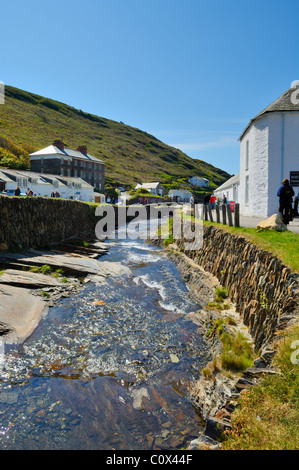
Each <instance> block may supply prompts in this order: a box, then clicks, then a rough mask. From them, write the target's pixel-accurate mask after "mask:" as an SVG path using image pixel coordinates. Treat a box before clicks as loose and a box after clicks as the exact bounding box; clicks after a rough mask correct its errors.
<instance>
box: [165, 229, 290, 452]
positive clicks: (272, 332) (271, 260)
mask: <svg viewBox="0 0 299 470" xmlns="http://www.w3.org/2000/svg"><path fill="white" fill-rule="evenodd" d="M166 249H167V253H168V256H169V257H170V258H171V259H173V260H174V261H176V263H177V264H178V266H179V269H180V270H181V272H182V275H183V276H184V277H185V279H186V281H188V282H190V285H191V287H192V292H195V294H193V295H197V293H198V294H199V297H200V292H202V286H201V283H199V284H198V283H197V282H194V274H193V273H194V270H195V271H198V269H199V270H201V271H202V272H205V271H203V267H204V269H205V270H207V272H208V273H209V275H211V274H212V275H216V276H215V279H216V281H215V282H216V283H217V281H218V283H219V284H220V285H221V287H223V286H225V289H226V290H227V296H228V297H231V299H232V303H233V310H234V312H235V313H236V317H233V318H231V317H230V313H228V312H227V310H226V309H223V308H221V306H218V308H213V306H214V307H215V306H216V305H217V302H215V301H214V302H212V303H211V302H207V303H206V305H203V309H202V310H201V311H199V312H197V313H196V314H195V318H196V320H197V321H198V324H199V327H200V330H201V333H202V335H203V337H205V338H206V341H207V342H209V343H210V347H211V352H212V355H213V359H212V361H211V362H210V364H209V365H208V367H207V368H205V370H203V374H202V376H201V378H200V380H199V381H198V382H197V384H196V386H195V387H194V388H193V390H191V399H192V402H193V403H194V406H196V407H197V409H198V410H199V411H200V413H201V414H202V416H203V418H204V419H205V422H206V427H205V430H204V432H203V433H202V435H201V436H199V438H198V439H196V440H195V441H193V443H191V446H190V449H206V448H209V449H219V448H228V449H229V448H230V447H229V444H226V446H225V445H224V442H229V440H228V441H223V439H224V437H225V435H231V436H236V435H240V434H241V435H246V431H247V429H249V428H250V426H249V425H248V424H249V421H247V428H246V421H245V420H244V421H243V422H242V420H241V419H239V420H238V413H239V410H240V403H242V406H243V407H244V401H245V400H243V401H242V397H243V395H244V393H245V391H250V390H251V389H253V390H257V389H258V388H257V387H258V384H260V383H263V382H264V381H266V383H269V382H270V381H271V380H273V381H280V379H281V374H282V372H281V364H280V366H279V365H278V362H275V359H274V360H273V358H275V357H276V356H278V355H277V351H279V347H280V346H279V341H280V339H281V337H282V336H283V337H284V336H285V335H293V333H292V329H293V328H296V324H298V294H299V291H298V275H297V274H296V273H294V272H292V270H291V269H290V268H288V267H287V266H284V265H283V264H282V263H281V262H280V261H279V260H278V259H277V258H275V257H274V256H273V255H271V254H270V253H269V252H268V253H267V252H263V250H261V249H259V248H257V247H256V246H254V245H252V244H251V243H250V241H249V240H246V239H244V238H240V237H238V236H237V235H235V234H230V233H228V231H225V230H221V229H220V228H219V227H218V226H217V227H213V226H212V224H209V225H208V226H206V227H205V229H204V244H203V247H202V248H201V249H200V250H198V251H196V252H186V253H185V252H184V241H179V242H178V243H177V244H176V243H170V244H169V245H168V246H167V248H166ZM220 281H221V283H220ZM216 289H217V287H216V288H215V289H214V294H215V293H216ZM205 300H208V299H207V298H206V299H205ZM214 300H215V299H214ZM227 300H228V299H227ZM228 304H230V305H231V303H230V302H228ZM219 307H220V308H219ZM236 318H237V319H238V320H237V322H236ZM238 321H242V322H243V321H244V326H242V325H241V324H239V325H238ZM229 324H230V325H231V327H229ZM237 325H238V327H237ZM244 328H245V330H244ZM229 330H230V333H233V334H234V335H236V333H237V330H238V331H239V333H240V332H241V333H242V335H244V332H245V331H246V334H245V336H247V338H248V333H250V336H249V343H250V342H251V344H252V347H253V351H254V353H255V354H254V355H253V356H252V358H251V361H252V365H251V366H250V367H248V366H247V368H244V369H245V370H243V371H242V372H237V373H236V372H235V371H234V370H230V369H229V368H224V367H223V364H222V362H223V361H222V353H223V348H224V347H225V344H224V342H223V338H224V337H225V335H226V334H227V333H228V332H229ZM237 334H238V333H237ZM290 337H292V336H290ZM246 348H247V346H246ZM291 354H292V351H291V350H289V356H288V357H285V359H286V361H287V362H288V365H291V368H292V367H295V368H296V365H295V366H294V365H293V364H290V357H291ZM297 377H298V375H297ZM297 380H298V379H297ZM289 388H290V389H292V390H294V388H292V387H289ZM294 393H295V392H294ZM246 396H247V395H246ZM293 399H294V395H293V397H292V398H291V399H290V407H291V408H290V410H289V414H290V416H291V415H292V412H293V407H294V406H296V405H295V402H294V403H293V405H292V400H293ZM281 405H283V406H284V407H287V405H286V404H285V403H282V404H281ZM247 408H248V409H249V407H247ZM273 411H274V410H273ZM264 414H265V413H264ZM268 414H269V410H268ZM274 414H275V413H274ZM236 416H237V418H236ZM247 419H248V420H250V419H251V416H250V414H249V413H248V415H247ZM263 420H265V417H264V416H263ZM265 421H266V420H265ZM282 421H283V419H282ZM270 422H271V413H270V419H269V429H271V424H270ZM232 423H235V424H234V425H233V424H232ZM240 423H241V425H240ZM258 423H259V422H258ZM242 425H243V428H242ZM261 425H263V429H265V422H263V423H261ZM233 426H235V427H233ZM285 428H286V426H285ZM254 429H255V428H254ZM284 431H285V435H284V439H283V440H281V442H279V439H278V440H277V439H276V440H275V439H273V438H272V437H271V432H270V433H269V440H268V444H267V441H266V439H265V438H264V439H262V440H261V439H260V440H259V442H260V443H262V442H263V446H264V447H260V448H264V449H267V445H268V448H269V449H272V448H285V447H284V446H285V445H286V444H285V443H286V442H287V441H289V442H290V443H293V445H294V438H293V437H292V436H293V435H294V434H295V435H296V431H295V428H293V429H292V428H291V427H290V426H289V427H288V429H287V430H286V429H284ZM254 432H255V433H256V435H258V432H256V429H255V431H254ZM288 433H289V439H288V438H287V437H286V436H287V435H288ZM253 441H254V443H252V445H253V447H252V448H259V447H258V442H257V440H254V439H253ZM273 441H275V443H274V442H273ZM295 441H296V438H295ZM234 442H237V443H238V444H237V445H236V447H235V448H238V449H241V448H242V443H241V442H242V440H241V439H239V440H237V439H235V441H234ZM260 445H261V446H262V444H260ZM290 445H292V444H290ZM254 446H256V447H254ZM232 447H233V446H232ZM244 448H250V445H249V444H248V439H247V442H246V443H245V442H244ZM287 448H290V447H287Z"/></svg>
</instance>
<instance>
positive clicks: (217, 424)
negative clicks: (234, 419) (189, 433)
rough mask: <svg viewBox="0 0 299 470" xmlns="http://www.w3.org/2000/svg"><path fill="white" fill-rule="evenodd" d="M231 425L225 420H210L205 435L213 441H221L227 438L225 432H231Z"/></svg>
mask: <svg viewBox="0 0 299 470" xmlns="http://www.w3.org/2000/svg"><path fill="white" fill-rule="evenodd" d="M230 429H231V425H230V423H229V421H227V420H225V419H217V418H208V419H207V422H206V427H205V430H204V435H205V436H208V437H209V438H211V439H213V440H214V441H221V440H223V438H224V436H225V431H226V430H230Z"/></svg>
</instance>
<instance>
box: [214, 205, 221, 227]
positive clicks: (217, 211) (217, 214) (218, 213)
mask: <svg viewBox="0 0 299 470" xmlns="http://www.w3.org/2000/svg"><path fill="white" fill-rule="evenodd" d="M215 210H216V222H217V224H219V223H220V211H219V206H218V205H216V207H215Z"/></svg>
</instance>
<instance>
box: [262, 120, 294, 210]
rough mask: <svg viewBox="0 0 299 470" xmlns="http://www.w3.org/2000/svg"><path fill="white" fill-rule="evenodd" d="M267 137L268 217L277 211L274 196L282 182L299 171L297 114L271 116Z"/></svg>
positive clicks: (275, 197) (276, 200)
mask: <svg viewBox="0 0 299 470" xmlns="http://www.w3.org/2000/svg"><path fill="white" fill-rule="evenodd" d="M269 137H270V138H269V155H270V157H269V158H270V167H269V215H272V214H273V213H277V211H278V197H277V196H276V194H277V190H278V188H279V187H280V186H281V182H282V180H283V179H284V178H290V171H299V113H298V112H288V113H285V114H284V115H283V113H275V114H273V115H272V116H271V127H270V134H269ZM294 189H295V193H297V190H296V188H294Z"/></svg>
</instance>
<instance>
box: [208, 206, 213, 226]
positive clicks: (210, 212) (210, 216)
mask: <svg viewBox="0 0 299 470" xmlns="http://www.w3.org/2000/svg"><path fill="white" fill-rule="evenodd" d="M208 211H209V218H210V221H211V222H213V214H212V208H211V204H209V208H208Z"/></svg>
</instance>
